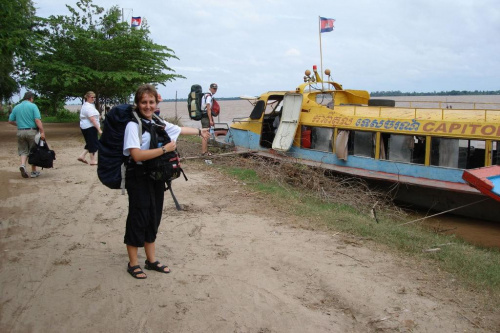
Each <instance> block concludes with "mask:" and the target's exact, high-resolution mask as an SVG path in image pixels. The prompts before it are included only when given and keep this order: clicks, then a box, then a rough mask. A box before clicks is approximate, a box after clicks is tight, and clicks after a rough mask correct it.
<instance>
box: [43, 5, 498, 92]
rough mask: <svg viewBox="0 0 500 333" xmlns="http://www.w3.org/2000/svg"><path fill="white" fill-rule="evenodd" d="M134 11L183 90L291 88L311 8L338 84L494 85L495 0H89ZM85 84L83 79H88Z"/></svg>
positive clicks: (174, 87) (316, 53) (313, 58)
mask: <svg viewBox="0 0 500 333" xmlns="http://www.w3.org/2000/svg"><path fill="white" fill-rule="evenodd" d="M34 3H35V7H36V8H37V15H39V16H42V17H48V16H50V15H56V14H62V15H69V11H68V10H67V8H66V6H65V5H64V3H66V4H68V5H70V6H72V7H75V8H76V6H75V3H76V1H75V0H66V1H65V0H34ZM94 3H95V4H97V5H99V6H102V7H104V8H106V9H109V8H110V7H111V6H113V5H117V6H119V7H120V8H123V9H124V11H123V12H124V16H125V18H126V19H127V20H128V21H129V22H130V19H131V17H132V15H133V16H141V17H142V18H143V19H146V20H147V23H148V25H149V26H150V31H151V38H152V39H153V41H154V42H155V43H157V44H161V45H165V46H167V47H169V48H171V49H172V50H174V51H175V54H176V55H177V57H179V60H175V59H174V60H170V61H169V62H168V65H169V66H170V67H171V68H173V69H174V70H175V71H176V73H178V74H181V75H183V76H185V77H186V79H180V80H176V81H174V82H169V83H167V84H166V86H159V92H160V93H161V95H162V97H163V98H175V94H176V92H177V95H178V97H179V98H185V97H187V94H188V92H189V90H190V87H191V85H192V84H195V83H198V84H201V85H202V86H203V88H204V90H208V86H209V84H210V83H211V82H216V83H218V85H219V91H218V93H217V95H218V96H219V97H234V96H241V95H259V94H261V93H263V92H265V91H269V90H293V89H295V87H296V86H297V85H298V84H300V83H301V82H303V75H304V71H305V70H306V69H312V66H313V65H317V66H318V68H320V47H319V40H320V39H319V32H318V16H323V17H327V18H333V19H335V20H336V21H335V30H334V31H332V32H327V33H323V34H321V42H322V51H323V52H322V53H323V69H325V68H329V69H330V70H331V71H332V76H333V79H334V80H335V81H336V82H339V83H341V84H342V85H343V86H344V88H347V89H363V90H368V91H370V92H372V91H387V90H400V91H403V92H412V91H417V92H429V91H443V90H500V2H499V1H498V0H412V1H401V0H376V1H375V0H350V1H334V0H322V1H315V0H312V1H304V0H252V1H249V0H219V1H216V0H175V1H173V0H149V1H132V0H94ZM89 89H92V87H89Z"/></svg>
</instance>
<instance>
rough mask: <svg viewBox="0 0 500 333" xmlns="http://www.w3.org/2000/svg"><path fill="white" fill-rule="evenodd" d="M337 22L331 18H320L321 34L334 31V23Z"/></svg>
mask: <svg viewBox="0 0 500 333" xmlns="http://www.w3.org/2000/svg"><path fill="white" fill-rule="evenodd" d="M334 22H335V20H334V19H331V18H326V17H320V18H319V24H320V32H330V31H333V28H334V26H333V23H334Z"/></svg>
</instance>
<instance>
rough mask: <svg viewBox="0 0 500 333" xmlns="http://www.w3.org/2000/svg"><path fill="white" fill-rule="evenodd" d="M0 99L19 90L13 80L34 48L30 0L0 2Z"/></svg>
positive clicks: (33, 23)
mask: <svg viewBox="0 0 500 333" xmlns="http://www.w3.org/2000/svg"><path fill="white" fill-rule="evenodd" d="M0 13H2V19H1V20H0V101H7V100H9V99H10V98H11V97H12V96H13V95H14V94H15V93H16V92H18V91H19V82H18V80H16V78H17V74H18V72H19V71H22V70H23V68H24V66H23V65H24V62H25V61H26V58H28V57H29V56H30V55H31V54H33V52H34V51H35V49H34V48H33V45H32V42H33V37H34V35H33V30H34V27H35V26H36V24H37V18H36V16H35V8H34V7H33V3H32V1H31V0H14V1H8V0H2V1H1V2H0Z"/></svg>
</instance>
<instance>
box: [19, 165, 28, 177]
mask: <svg viewBox="0 0 500 333" xmlns="http://www.w3.org/2000/svg"><path fill="white" fill-rule="evenodd" d="M19 171H21V176H23V178H28V177H29V176H28V172H27V171H26V167H25V166H24V164H23V165H21V166H20V167H19Z"/></svg>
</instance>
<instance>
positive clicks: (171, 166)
mask: <svg viewBox="0 0 500 333" xmlns="http://www.w3.org/2000/svg"><path fill="white" fill-rule="evenodd" d="M153 117H154V118H155V119H154V121H155V123H159V122H160V121H161V120H160V118H158V117H157V116H156V115H153ZM130 121H135V122H137V123H138V124H139V140H140V141H141V142H142V133H144V131H145V130H147V129H149V128H147V127H145V126H143V123H142V121H141V119H140V118H139V116H138V115H137V113H136V112H135V111H134V108H133V106H132V105H129V104H121V105H117V106H114V107H113V108H112V109H111V110H110V111H109V112H108V114H107V115H106V118H105V120H104V126H103V131H102V135H101V138H100V139H99V154H98V155H97V158H98V164H97V176H98V178H99V180H100V181H101V183H103V184H104V185H106V186H107V187H109V188H111V189H122V192H123V193H124V192H125V171H126V166H127V163H128V159H129V158H128V157H127V156H124V155H123V139H124V136H125V128H126V127H127V124H128V123H129V122H130ZM165 135H166V138H168V135H167V134H166V133H165ZM152 138H153V139H154V140H155V141H156V140H157V139H156V138H157V136H156V135H155V134H152ZM168 140H170V138H168ZM164 143H168V141H164ZM151 144H154V145H156V144H157V142H153V141H152V142H151ZM169 154H170V155H169ZM169 154H164V155H168V156H161V157H162V160H161V161H160V165H161V167H162V168H164V169H165V168H166V169H167V170H168V172H167V173H168V174H169V176H168V177H165V179H164V181H165V182H166V184H167V187H165V190H167V189H169V190H170V194H171V195H172V198H173V199H174V202H175V205H176V207H177V209H178V210H180V209H181V208H180V205H179V203H178V202H177V199H176V198H175V195H174V193H173V192H172V187H171V184H170V183H171V181H172V180H173V179H175V178H178V177H179V176H180V174H181V173H182V174H183V175H184V172H183V171H182V169H181V167H180V160H179V157H178V154H177V152H173V153H169ZM174 155H175V156H174ZM166 157H168V159H165V158H166ZM152 162H153V161H149V162H148V163H146V166H147V165H148V164H151V163H152ZM170 173H172V174H170ZM163 174H165V172H164V173H163ZM184 178H185V179H186V180H187V177H186V175H184ZM159 180H160V179H159ZM162 180H163V179H162Z"/></svg>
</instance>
